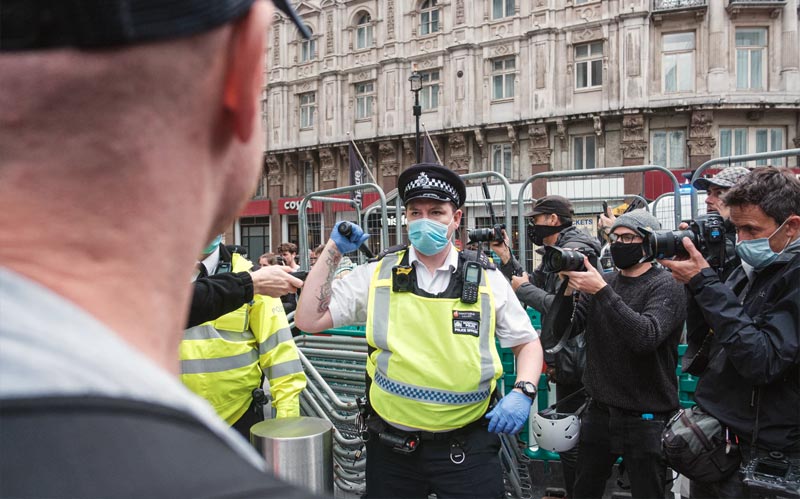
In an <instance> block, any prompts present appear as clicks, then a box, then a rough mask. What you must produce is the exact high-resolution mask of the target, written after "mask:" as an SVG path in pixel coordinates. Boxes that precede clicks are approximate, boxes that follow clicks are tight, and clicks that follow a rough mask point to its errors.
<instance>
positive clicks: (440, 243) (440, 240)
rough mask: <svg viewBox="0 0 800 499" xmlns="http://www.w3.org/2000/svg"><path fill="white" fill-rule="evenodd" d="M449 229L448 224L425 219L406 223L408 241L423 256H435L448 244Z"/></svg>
mask: <svg viewBox="0 0 800 499" xmlns="http://www.w3.org/2000/svg"><path fill="white" fill-rule="evenodd" d="M449 227H450V224H447V225H445V224H443V223H439V222H435V221H433V220H430V219H427V218H421V219H419V220H414V221H412V222H409V223H408V240H409V241H410V242H411V245H412V246H414V249H416V250H417V251H419V252H420V253H422V254H423V255H427V256H431V255H435V254H437V253H439V252H440V251H442V250H443V249H445V248H446V247H447V245H448V244H450V238H448V237H447V229H448V228H449Z"/></svg>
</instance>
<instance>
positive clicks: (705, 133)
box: [689, 111, 714, 139]
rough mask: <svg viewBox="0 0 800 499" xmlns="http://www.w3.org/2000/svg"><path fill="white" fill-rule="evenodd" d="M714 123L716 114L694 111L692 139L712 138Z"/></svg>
mask: <svg viewBox="0 0 800 499" xmlns="http://www.w3.org/2000/svg"><path fill="white" fill-rule="evenodd" d="M713 121H714V113H713V112H711V111H694V112H693V113H692V121H691V124H690V125H689V137H690V138H693V139H694V138H704V137H711V123H712V122H713Z"/></svg>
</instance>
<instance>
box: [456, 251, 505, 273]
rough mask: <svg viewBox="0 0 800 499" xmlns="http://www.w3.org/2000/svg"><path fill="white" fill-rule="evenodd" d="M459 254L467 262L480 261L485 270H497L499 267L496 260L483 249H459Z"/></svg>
mask: <svg viewBox="0 0 800 499" xmlns="http://www.w3.org/2000/svg"><path fill="white" fill-rule="evenodd" d="M458 255H459V258H461V259H462V260H464V261H465V262H478V264H479V265H480V266H481V267H482V268H484V269H485V270H495V269H496V268H497V266H496V265H495V264H494V262H493V261H491V260H490V259H489V257H488V256H486V253H484V252H483V251H476V250H467V249H465V250H461V251H459V253H458Z"/></svg>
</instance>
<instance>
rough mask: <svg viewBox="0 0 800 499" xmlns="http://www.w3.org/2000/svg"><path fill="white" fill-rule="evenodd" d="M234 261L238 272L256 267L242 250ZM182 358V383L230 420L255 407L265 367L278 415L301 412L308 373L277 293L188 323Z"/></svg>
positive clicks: (285, 415) (184, 335)
mask: <svg viewBox="0 0 800 499" xmlns="http://www.w3.org/2000/svg"><path fill="white" fill-rule="evenodd" d="M231 264H232V271H233V272H241V271H244V270H249V269H250V267H252V264H251V263H250V262H249V261H247V260H246V259H244V258H242V257H241V256H240V255H238V254H234V255H233V258H232V261H231ZM180 359H181V380H182V381H183V383H184V384H185V385H186V386H187V387H188V388H189V389H190V390H192V391H193V392H194V393H196V394H197V395H200V396H201V397H203V398H205V399H206V400H208V401H209V402H210V403H211V405H212V406H213V407H214V409H215V410H216V411H217V413H218V414H219V415H220V417H222V418H223V419H224V420H225V421H227V422H228V423H229V424H233V423H235V422H236V421H238V420H239V418H241V417H242V415H243V414H244V413H245V412H246V411H247V409H248V408H249V407H250V404H251V402H252V399H253V390H254V389H255V388H258V387H259V386H261V374H262V372H263V373H264V375H265V376H266V377H267V379H269V384H270V392H271V393H272V398H273V402H272V404H273V406H274V407H275V408H276V409H277V417H291V416H299V415H300V392H302V391H303V389H305V387H306V376H305V373H304V372H303V366H302V365H301V364H300V357H299V355H298V353H297V346H296V345H295V343H294V340H293V339H292V332H291V330H290V329H289V323H288V321H287V320H286V314H285V313H284V311H283V305H282V304H281V301H280V300H279V299H277V298H272V297H269V296H263V295H256V296H254V297H253V301H252V302H251V303H249V304H246V305H243V306H242V307H241V308H239V309H237V310H234V311H233V312H231V313H229V314H225V315H223V316H222V317H219V318H218V319H216V320H213V321H210V322H206V323H205V324H201V325H199V326H195V327H193V328H190V329H187V330H186V331H184V334H183V341H181V345H180Z"/></svg>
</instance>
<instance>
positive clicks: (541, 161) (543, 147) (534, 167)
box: [528, 123, 553, 199]
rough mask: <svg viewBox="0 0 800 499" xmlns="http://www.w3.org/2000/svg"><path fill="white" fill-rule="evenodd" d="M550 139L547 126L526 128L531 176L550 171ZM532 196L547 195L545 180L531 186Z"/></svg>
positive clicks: (540, 125)
mask: <svg viewBox="0 0 800 499" xmlns="http://www.w3.org/2000/svg"><path fill="white" fill-rule="evenodd" d="M552 152H553V150H552V149H551V148H550V139H549V137H548V135H547V125H545V124H544V123H542V124H539V125H530V126H529V127H528V159H529V160H530V162H531V175H536V174H537V173H542V172H546V171H550V154H551V153H552ZM532 189H533V191H532V195H533V197H534V198H535V199H538V198H541V197H544V196H546V195H547V180H537V181H536V182H534V183H533V186H532Z"/></svg>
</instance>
